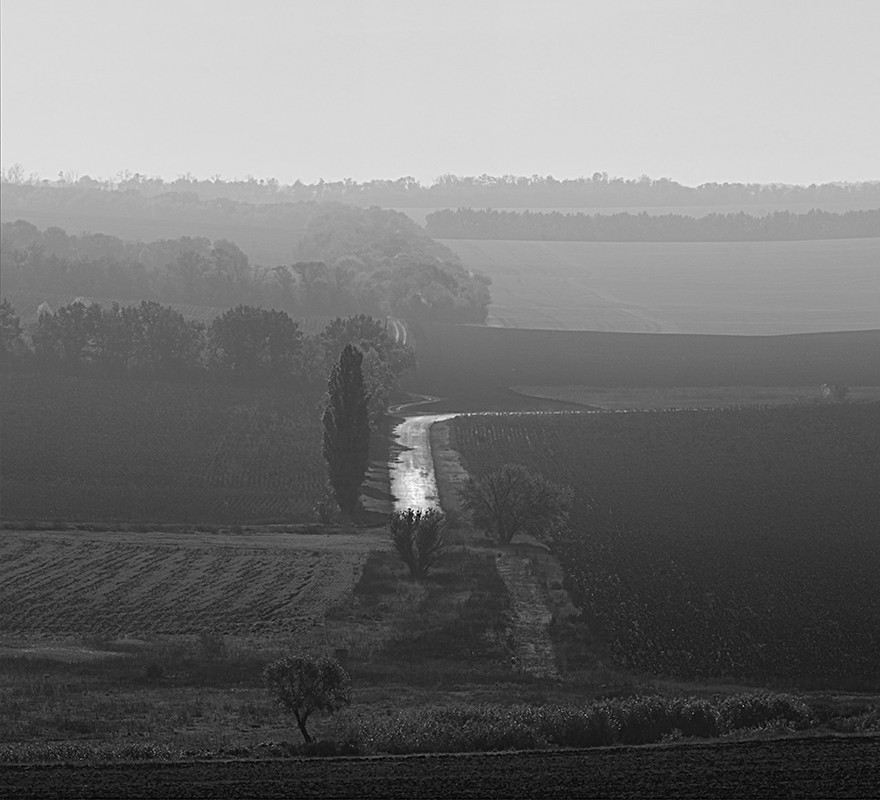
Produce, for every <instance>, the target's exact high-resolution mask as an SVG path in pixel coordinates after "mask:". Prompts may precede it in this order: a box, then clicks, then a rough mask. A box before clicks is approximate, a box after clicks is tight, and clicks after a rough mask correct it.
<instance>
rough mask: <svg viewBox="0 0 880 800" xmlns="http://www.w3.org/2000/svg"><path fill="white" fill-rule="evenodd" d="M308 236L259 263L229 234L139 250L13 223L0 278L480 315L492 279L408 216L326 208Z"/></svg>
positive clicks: (3, 239)
mask: <svg viewBox="0 0 880 800" xmlns="http://www.w3.org/2000/svg"><path fill="white" fill-rule="evenodd" d="M301 235H302V238H301V240H300V241H299V243H298V244H297V245H296V246H295V247H294V246H293V245H291V246H290V247H286V248H283V250H284V252H285V253H289V252H291V251H292V250H294V249H295V251H296V253H297V257H298V259H299V260H293V261H291V260H286V261H283V262H282V263H281V264H280V265H276V266H271V267H258V266H253V265H252V263H251V261H250V259H249V258H248V256H247V255H246V254H245V252H244V251H243V250H242V249H241V248H240V247H239V246H238V245H237V244H235V243H234V242H231V241H229V240H228V239H216V240H214V241H213V242H212V241H211V240H210V239H208V238H206V237H191V236H184V237H180V238H178V239H173V240H168V239H166V240H159V241H155V242H151V243H149V244H144V243H142V242H130V241H124V240H122V239H119V238H117V237H115V236H107V235H103V234H83V235H81V236H73V235H68V234H67V233H66V232H65V231H64V230H62V229H60V228H57V227H50V228H48V229H47V230H45V231H40V230H39V229H38V228H37V227H36V226H35V225H33V224H31V223H29V222H26V221H24V220H18V221H16V222H10V223H5V224H4V225H3V226H2V228H0V278H2V281H3V286H4V288H5V290H6V291H14V290H20V291H32V292H43V293H58V294H73V295H83V296H92V297H110V298H114V299H116V300H122V301H132V300H142V299H146V300H156V301H160V302H166V303H187V304H198V305H206V306H220V307H225V306H231V305H235V304H236V303H247V304H251V305H261V306H265V307H267V308H277V309H279V310H284V311H287V312H289V313H296V314H304V313H308V314H331V313H340V314H352V313H357V312H362V313H363V312H366V313H373V314H382V315H387V314H394V315H396V316H417V317H425V318H436V319H442V320H447V321H467V322H481V321H483V320H485V316H486V306H487V305H488V303H489V291H488V282H487V281H486V280H482V279H480V278H479V277H478V276H475V275H472V274H471V273H469V272H468V271H466V270H465V269H464V267H463V266H462V265H461V263H460V261H459V259H458V257H457V256H455V254H454V253H452V251H451V250H449V249H448V248H446V247H444V246H443V245H439V244H437V243H436V242H434V241H433V240H432V239H430V238H429V237H428V236H426V235H425V233H424V232H423V231H422V229H421V228H419V227H418V226H417V225H416V224H415V223H414V222H412V221H411V220H410V219H409V218H408V217H406V216H404V215H403V214H397V213H395V212H388V211H382V210H381V209H369V210H363V209H354V208H348V207H345V206H333V207H327V208H322V209H320V211H315V212H314V213H313V214H312V216H311V220H310V222H309V224H308V225H307V226H306V227H305V229H304V231H303V232H302V234H301ZM277 255H278V256H279V259H281V258H283V257H284V256H283V255H282V253H281V252H280V251H279V252H278V253H277Z"/></svg>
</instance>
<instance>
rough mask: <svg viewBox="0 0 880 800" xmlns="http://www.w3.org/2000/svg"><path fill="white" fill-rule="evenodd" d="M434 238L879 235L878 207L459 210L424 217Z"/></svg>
mask: <svg viewBox="0 0 880 800" xmlns="http://www.w3.org/2000/svg"><path fill="white" fill-rule="evenodd" d="M426 228H427V231H428V233H429V234H430V235H431V236H435V237H437V238H438V239H527V240H551V241H575V242H740V241H771V240H795V239H847V238H863V237H878V236H880V208H877V209H874V210H872V211H847V212H845V213H843V214H835V213H830V212H827V211H818V210H812V211H809V212H807V213H805V214H792V213H790V212H788V211H776V212H774V213H772V214H767V215H765V216H756V215H752V214H746V213H743V212H740V213H737V214H708V215H706V216H704V217H687V216H682V215H680V214H658V215H650V214H647V213H644V212H643V213H640V214H630V213H621V214H608V215H605V214H596V215H591V214H583V213H577V214H563V213H560V212H558V211H554V212H551V213H542V212H531V211H524V212H516V211H494V210H491V209H471V208H460V209H458V210H457V211H453V210H444V211H435V212H434V213H433V214H429V215H428V216H427V219H426Z"/></svg>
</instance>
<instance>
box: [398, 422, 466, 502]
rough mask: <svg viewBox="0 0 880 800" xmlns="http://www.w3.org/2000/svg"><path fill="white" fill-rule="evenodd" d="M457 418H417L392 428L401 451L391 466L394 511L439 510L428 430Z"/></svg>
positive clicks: (429, 431)
mask: <svg viewBox="0 0 880 800" xmlns="http://www.w3.org/2000/svg"><path fill="white" fill-rule="evenodd" d="M457 416H458V414H419V415H417V416H413V417H407V418H406V419H405V420H403V422H401V423H400V424H399V425H397V427H395V429H394V438H395V439H396V441H397V443H398V445H399V446H400V447H401V448H402V450H401V452H400V453H399V454H398V456H397V459H396V460H395V462H394V463H393V464H391V494H393V495H394V507H395V508H396V509H397V510H398V511H403V510H404V509H407V508H439V507H440V500H439V498H438V494H437V481H436V479H435V476H434V459H433V456H432V455H431V438H430V433H431V426H432V425H433V424H434V423H435V422H441V421H443V420H447V419H452V418H453V417H457Z"/></svg>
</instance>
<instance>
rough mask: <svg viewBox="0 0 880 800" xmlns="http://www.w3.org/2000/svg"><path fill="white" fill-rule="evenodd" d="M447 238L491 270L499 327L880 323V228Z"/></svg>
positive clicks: (683, 328) (693, 329)
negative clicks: (656, 238) (770, 234)
mask: <svg viewBox="0 0 880 800" xmlns="http://www.w3.org/2000/svg"><path fill="white" fill-rule="evenodd" d="M442 242H443V244H445V245H446V246H447V247H449V248H451V249H452V250H453V251H455V253H456V254H457V255H458V256H459V257H460V258H461V260H462V261H463V262H464V264H465V266H466V267H468V268H469V269H472V270H475V271H477V272H481V273H483V274H485V275H488V276H489V277H490V278H491V279H492V286H491V291H492V303H491V305H490V306H489V318H488V324H489V325H493V326H497V327H513V328H538V329H551V330H590V331H616V332H647V333H658V332H662V333H697V334H737V335H742V334H750V335H770V334H785V333H809V332H820V331H838V330H840V331H844V330H867V329H874V328H880V270H878V265H880V239H839V240H834V241H830V240H829V241H804V242H737V243H732V242H718V243H713V242H678V243H664V242H655V243H617V242H610V243H609V242H528V241H488V240H466V239H445V240H442Z"/></svg>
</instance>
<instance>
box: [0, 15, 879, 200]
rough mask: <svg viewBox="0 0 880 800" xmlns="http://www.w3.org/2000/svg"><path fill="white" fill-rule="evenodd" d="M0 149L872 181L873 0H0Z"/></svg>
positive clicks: (194, 162) (234, 169)
mask: <svg viewBox="0 0 880 800" xmlns="http://www.w3.org/2000/svg"><path fill="white" fill-rule="evenodd" d="M0 13H2V20H0V22H2V51H0V52H2V73H0V74H2V117H0V126H2V142H0V149H2V165H3V166H4V167H10V166H12V165H13V164H14V163H20V164H22V165H23V166H24V169H25V172H26V173H31V172H36V173H39V174H40V175H41V176H43V177H55V176H56V175H57V174H58V172H59V171H65V172H68V171H69V172H72V173H75V174H77V175H91V176H92V177H103V178H108V177H111V176H113V175H116V174H117V173H119V172H120V171H121V170H130V171H132V172H141V173H144V174H147V175H151V176H152V175H159V176H162V177H165V178H169V179H173V178H175V177H177V176H178V175H181V174H184V173H187V172H189V173H192V174H193V175H196V176H197V177H210V176H212V175H216V174H219V175H221V176H222V177H224V178H240V177H245V176H247V175H253V176H256V177H258V178H270V177H275V178H278V179H279V180H281V181H282V182H284V183H289V182H292V181H294V180H296V179H301V180H303V181H306V182H311V181H314V180H317V179H318V178H323V179H325V180H337V179H340V178H346V177H350V178H353V179H355V180H368V179H371V178H398V177H401V176H404V175H413V176H415V177H416V178H419V179H420V180H422V181H423V182H430V181H433V180H434V179H435V178H436V177H437V176H439V175H441V174H444V173H455V174H458V175H479V174H482V173H489V174H492V175H501V174H517V175H532V174H541V175H548V174H551V175H554V176H555V177H557V178H563V177H577V176H580V175H591V174H593V173H594V172H596V171H600V172H601V171H604V172H608V173H609V174H611V175H619V176H623V177H638V176H639V175H641V174H648V175H650V176H652V177H669V178H672V179H674V180H678V181H681V182H683V183H687V184H699V183H703V182H708V181H759V182H776V181H779V182H785V183H805V184H808V183H813V182H817V183H818V182H826V181H835V180H848V181H856V180H876V179H880V0H827V1H822V2H815V1H814V0H792V1H791V2H789V1H788V0H555V1H554V0H494V1H493V0H482V1H481V0H464V1H459V0H430V1H425V0H399V1H398V0H243V1H239V0H148V1H147V2H143V1H142V0H0Z"/></svg>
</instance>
